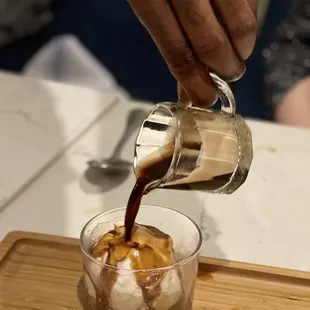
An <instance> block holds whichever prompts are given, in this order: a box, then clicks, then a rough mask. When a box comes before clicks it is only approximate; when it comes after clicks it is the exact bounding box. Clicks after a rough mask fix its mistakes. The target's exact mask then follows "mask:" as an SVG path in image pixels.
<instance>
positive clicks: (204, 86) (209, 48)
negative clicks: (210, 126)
mask: <svg viewBox="0 0 310 310" xmlns="http://www.w3.org/2000/svg"><path fill="white" fill-rule="evenodd" d="M128 2H129V4H130V5H131V7H132V8H133V10H134V12H135V13H136V15H137V16H138V17H139V19H140V20H141V22H142V24H144V26H145V27H146V29H147V30H148V31H149V33H150V35H151V36H152V38H153V40H154V41H155V43H156V45H157V47H158V48H159V50H160V52H161V54H162V56H163V57H164V59H165V60H166V62H167V64H168V66H169V69H170V71H171V73H172V74H173V75H174V77H175V78H176V79H177V81H178V94H179V100H180V101H183V102H184V101H185V102H186V101H191V102H192V103H193V104H194V105H197V106H210V105H212V104H214V102H215V101H216V99H217V88H216V86H215V85H214V82H213V80H212V78H211V77H210V75H209V73H208V72H209V69H210V70H212V71H213V72H214V73H216V74H218V75H219V76H220V77H222V78H223V79H225V80H227V81H233V80H237V79H239V78H240V77H241V76H242V75H243V73H244V71H245V65H244V60H246V59H247V58H248V57H249V56H250V54H251V53H252V50H253V47H254V44H255V39H256V12H257V0H128ZM221 24H222V25H223V26H221Z"/></svg>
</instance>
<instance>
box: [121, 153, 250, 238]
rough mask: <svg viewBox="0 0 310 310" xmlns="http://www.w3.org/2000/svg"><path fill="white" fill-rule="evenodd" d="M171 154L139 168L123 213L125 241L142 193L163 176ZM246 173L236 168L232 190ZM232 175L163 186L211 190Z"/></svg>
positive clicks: (226, 181) (224, 182)
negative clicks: (124, 213) (138, 173)
mask: <svg viewBox="0 0 310 310" xmlns="http://www.w3.org/2000/svg"><path fill="white" fill-rule="evenodd" d="M172 156H173V155H172V154H171V155H170V156H166V157H163V158H162V159H160V160H158V161H153V162H150V164H149V165H147V164H146V165H145V166H143V168H142V169H141V171H140V175H138V176H137V181H136V184H135V186H134V188H133V190H132V192H131V195H130V197H129V201H128V204H127V209H126V215H125V228H126V233H125V240H126V241H130V237H131V232H132V228H133V225H134V223H135V219H136V216H137V214H138V211H139V207H140V204H141V199H142V197H143V195H145V194H146V193H148V192H149V188H148V186H149V184H151V183H152V182H153V181H156V180H160V179H162V178H163V177H164V176H165V174H166V173H167V171H168V169H169V167H170V164H171V161H172ZM247 174H248V170H247V169H244V170H242V169H240V168H238V170H237V171H236V173H235V174H234V179H233V180H232V182H233V185H232V188H233V191H234V190H235V189H237V188H238V187H239V186H240V185H241V184H242V183H243V182H244V181H245V179H246V176H247ZM232 175H233V172H231V173H227V174H222V175H218V176H214V177H213V178H211V179H210V180H203V175H202V178H201V179H202V181H199V182H192V183H182V184H176V185H171V186H165V188H167V189H178V190H205V191H208V190H209V191H213V190H216V189H218V188H221V187H222V186H224V185H225V184H227V183H228V182H229V181H230V179H231V177H232Z"/></svg>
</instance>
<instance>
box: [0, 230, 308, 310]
mask: <svg viewBox="0 0 310 310" xmlns="http://www.w3.org/2000/svg"><path fill="white" fill-rule="evenodd" d="M0 260H1V261H0V309H1V310H9V309H10V310H12V309H14V310H17V309H19V310H20V309H23V310H30V309H31V310H34V309H44V310H75V309H83V304H85V298H86V296H85V291H84V288H83V284H82V280H81V279H82V262H81V253H80V249H79V241H78V240H76V239H70V238H64V237H56V236H49V235H42V234H35V233H25V232H12V233H10V234H9V235H7V237H6V238H5V239H4V240H3V241H2V243H1V244H0ZM254 309H255V310H256V309H258V310H288V309H294V310H295V309H296V310H306V309H307V310H309V309H310V273H306V272H299V271H294V270H285V269H278V268H272V267H265V266H258V265H250V264H243V263H236V262H228V261H223V260H216V259H209V258H201V262H200V266H199V274H198V277H197V285H196V291H195V304H194V310H254Z"/></svg>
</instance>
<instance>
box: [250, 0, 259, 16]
mask: <svg viewBox="0 0 310 310" xmlns="http://www.w3.org/2000/svg"><path fill="white" fill-rule="evenodd" d="M257 1H258V0H248V3H249V6H250V8H251V10H252V12H253V14H254V16H255V18H256V17H257V6H258V3H257Z"/></svg>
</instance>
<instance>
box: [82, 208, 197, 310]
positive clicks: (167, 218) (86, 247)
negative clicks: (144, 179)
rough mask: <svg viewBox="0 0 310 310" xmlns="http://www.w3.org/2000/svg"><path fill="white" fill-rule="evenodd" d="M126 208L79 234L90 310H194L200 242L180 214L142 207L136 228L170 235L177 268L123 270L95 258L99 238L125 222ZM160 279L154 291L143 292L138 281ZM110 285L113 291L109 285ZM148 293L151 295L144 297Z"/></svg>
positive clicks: (194, 229) (91, 223) (103, 216)
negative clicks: (144, 226) (93, 253)
mask: <svg viewBox="0 0 310 310" xmlns="http://www.w3.org/2000/svg"><path fill="white" fill-rule="evenodd" d="M125 211H126V208H119V209H114V210H111V211H107V212H103V213H101V214H99V215H97V216H96V217H94V218H93V219H91V220H90V221H89V222H88V223H87V224H86V225H85V226H84V228H83V230H82V232H81V237H80V241H81V248H82V253H83V267H84V283H85V286H86V288H87V291H88V295H89V309H90V310H99V309H100V310H144V309H148V310H191V309H192V304H193V298H194V287H195V281H196V276H197V269H198V258H199V251H200V247H201V243H202V236H201V232H200V230H199V228H198V226H197V225H196V224H195V223H194V222H193V221H192V220H191V219H190V218H188V217H187V216H186V215H184V214H182V213H179V212H177V211H174V210H171V209H167V208H163V207H157V206H146V205H142V206H141V208H140V210H139V213H138V216H137V219H136V222H137V223H138V224H142V225H151V226H154V227H156V228H158V229H160V230H161V231H163V232H164V233H166V234H168V235H170V237H171V238H172V240H173V244H174V251H175V256H176V259H177V263H175V264H173V265H171V266H168V267H165V268H158V269H146V270H131V269H120V268H117V267H113V266H110V265H106V264H103V263H102V262H100V261H98V260H96V259H95V258H93V257H92V256H91V254H90V249H91V248H92V247H93V246H94V244H96V243H97V241H98V240H99V238H100V237H101V236H102V235H103V234H105V233H107V232H108V231H110V230H111V229H113V228H114V225H113V224H114V223H116V222H119V221H122V220H124V216H125ZM141 275H143V276H144V277H145V276H146V277H149V278H150V279H154V278H158V279H159V281H157V282H156V285H154V281H152V283H153V286H149V287H143V289H142V288H140V287H139V286H138V285H137V282H136V280H135V279H136V277H137V276H141ZM111 281H113V282H112V285H111ZM146 292H147V294H146Z"/></svg>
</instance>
